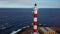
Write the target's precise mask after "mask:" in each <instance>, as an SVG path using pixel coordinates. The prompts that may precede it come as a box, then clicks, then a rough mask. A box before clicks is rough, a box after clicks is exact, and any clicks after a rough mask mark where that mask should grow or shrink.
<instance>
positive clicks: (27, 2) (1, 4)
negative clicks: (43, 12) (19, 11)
mask: <svg viewBox="0 0 60 34" xmlns="http://www.w3.org/2000/svg"><path fill="white" fill-rule="evenodd" d="M35 3H37V5H38V8H60V0H0V8H33V7H34V4H35Z"/></svg>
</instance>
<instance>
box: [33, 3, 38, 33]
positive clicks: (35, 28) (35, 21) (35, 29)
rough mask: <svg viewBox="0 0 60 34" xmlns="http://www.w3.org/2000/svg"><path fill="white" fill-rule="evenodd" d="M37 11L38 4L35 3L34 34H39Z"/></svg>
mask: <svg viewBox="0 0 60 34" xmlns="http://www.w3.org/2000/svg"><path fill="white" fill-rule="evenodd" d="M37 10H38V8H37V4H36V3H35V5H34V11H33V12H34V18H33V34H37V31H38V30H37V23H38V22H37V17H38V13H37Z"/></svg>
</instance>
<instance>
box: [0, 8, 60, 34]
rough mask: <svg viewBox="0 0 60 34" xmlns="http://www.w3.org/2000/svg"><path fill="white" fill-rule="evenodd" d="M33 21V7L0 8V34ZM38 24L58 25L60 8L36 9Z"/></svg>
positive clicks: (59, 25)
mask: <svg viewBox="0 0 60 34" xmlns="http://www.w3.org/2000/svg"><path fill="white" fill-rule="evenodd" d="M32 23H33V8H0V34H10V33H11V32H13V31H16V30H18V29H20V28H22V27H25V26H28V25H29V26H31V25H32ZM38 24H46V25H47V26H56V27H60V8H40V9H38Z"/></svg>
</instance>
